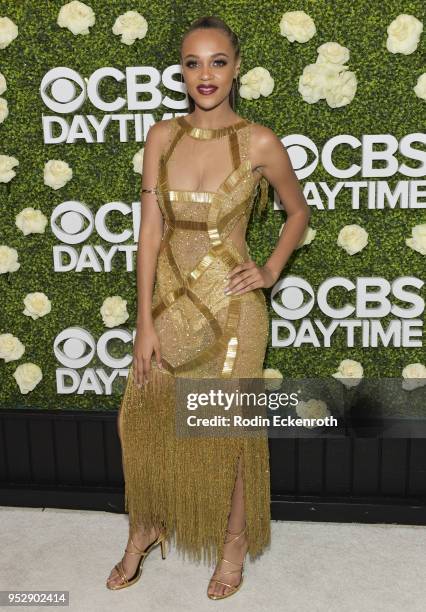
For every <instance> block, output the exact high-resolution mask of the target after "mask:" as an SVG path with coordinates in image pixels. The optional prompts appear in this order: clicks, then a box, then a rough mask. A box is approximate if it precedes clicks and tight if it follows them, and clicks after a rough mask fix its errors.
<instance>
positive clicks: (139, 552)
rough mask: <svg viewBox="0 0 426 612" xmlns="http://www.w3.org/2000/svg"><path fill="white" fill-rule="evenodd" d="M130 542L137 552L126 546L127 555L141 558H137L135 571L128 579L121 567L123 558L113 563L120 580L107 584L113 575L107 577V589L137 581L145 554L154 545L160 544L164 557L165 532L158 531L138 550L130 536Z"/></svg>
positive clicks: (121, 587)
mask: <svg viewBox="0 0 426 612" xmlns="http://www.w3.org/2000/svg"><path fill="white" fill-rule="evenodd" d="M130 542H131V543H132V544H133V546H134V548H136V551H137V552H134V551H132V550H127V548H125V549H124V550H125V552H127V553H128V554H129V555H140V556H141V558H140V559H139V563H138V566H137V568H136V571H135V573H134V574H133V576H132V577H131V578H130V579H129V578H127V576H126V573H125V571H124V567H123V560H121V561H119V562H118V563H117V564H116V565H114V568H115V569H116V571H117V573H118V575H119V576H120V578H121V580H122V582H121V583H119V584H115V585H111V586H110V585H109V584H108V583H109V582H110V581H111V580H113V578H115V577H111V578H108V580H107V581H106V586H107V588H108V589H111V590H112V591H116V590H117V589H124V588H126V587H129V586H131V585H132V584H135V582H137V581H138V580H139V578H140V577H141V574H142V567H143V564H144V561H145V559H146V558H147V556H148V555H149V553H150V552H151V550H153V549H154V548H155V547H156V546H158V544H160V545H161V556H162V558H163V559H165V558H166V552H167V536H166V533H165V532H163V533H162V532H160V533H159V535H158V536H157V537H156V538H155V540H154V541H153V542H151V544H149V545H148V546H147V547H146V548H145V550H140V549H139V548H138V547H137V546H136V544H135V543H134V542H133V540H132V538H130Z"/></svg>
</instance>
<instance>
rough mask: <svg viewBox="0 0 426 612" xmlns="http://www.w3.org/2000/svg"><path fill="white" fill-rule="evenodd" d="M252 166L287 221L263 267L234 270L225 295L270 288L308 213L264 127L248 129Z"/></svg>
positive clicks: (281, 150)
mask: <svg viewBox="0 0 426 612" xmlns="http://www.w3.org/2000/svg"><path fill="white" fill-rule="evenodd" d="M252 129H253V132H252V138H251V142H252V151H251V158H252V159H253V160H254V162H255V163H254V164H253V166H254V167H255V168H256V169H257V170H259V171H260V172H261V174H263V176H265V177H266V178H267V179H268V181H269V183H270V184H271V185H272V186H273V187H274V189H275V190H276V191H277V192H278V195H279V197H280V200H281V202H282V203H283V206H284V209H285V211H286V213H287V220H286V223H285V226H284V229H283V231H282V232H281V236H280V238H279V240H278V243H277V245H276V247H275V249H274V250H273V252H272V254H271V256H270V257H269V259H268V260H267V262H266V263H265V265H264V266H258V265H257V264H256V263H255V262H254V261H248V262H244V263H241V264H239V265H238V266H236V267H235V268H234V269H233V270H232V271H231V272H230V274H229V276H228V278H229V279H230V281H229V283H228V286H227V287H226V288H225V290H226V289H229V291H227V293H232V294H239V293H246V292H247V291H251V290H253V289H257V288H259V287H272V286H273V285H274V284H275V282H276V281H277V280H278V278H279V276H280V274H281V270H282V269H283V268H284V266H285V264H286V263H287V261H288V259H289V257H290V255H291V254H292V253H293V251H294V249H295V248H296V246H297V245H298V244H299V242H300V239H301V238H302V236H303V234H304V232H305V229H306V227H307V225H308V223H309V218H310V214H311V213H310V209H309V206H308V204H307V202H306V200H305V197H304V195H303V192H302V189H301V186H300V183H299V180H298V178H297V176H296V173H295V172H294V170H293V166H292V165H291V161H290V157H289V155H288V153H287V151H286V149H285V147H284V146H283V144H282V142H281V140H280V139H279V138H278V136H276V134H275V133H274V132H273V131H272V130H270V129H269V128H268V127H265V126H262V125H259V124H254V125H253V126H252Z"/></svg>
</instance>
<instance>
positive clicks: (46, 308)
mask: <svg viewBox="0 0 426 612" xmlns="http://www.w3.org/2000/svg"><path fill="white" fill-rule="evenodd" d="M24 306H25V309H24V310H23V311H22V312H23V314H24V315H26V316H27V317H31V318H32V319H38V318H40V317H44V315H47V314H48V313H49V312H50V311H51V310H52V303H51V301H50V300H49V298H48V297H47V295H46V294H45V293H42V292H41V291H35V292H34V293H27V295H26V296H25V297H24Z"/></svg>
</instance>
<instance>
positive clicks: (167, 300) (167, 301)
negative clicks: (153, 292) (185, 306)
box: [152, 287, 186, 318]
mask: <svg viewBox="0 0 426 612" xmlns="http://www.w3.org/2000/svg"><path fill="white" fill-rule="evenodd" d="M185 293H186V288H185V287H178V288H177V289H174V291H169V293H167V294H166V295H165V296H164V297H162V298H161V301H160V302H159V303H158V304H157V305H156V306H155V308H153V309H152V316H153V318H156V317H158V316H159V315H160V314H161V313H162V312H163V311H164V310H166V308H169V306H171V305H172V304H173V302H175V301H176V300H177V298H178V297H180V296H181V295H184V294H185Z"/></svg>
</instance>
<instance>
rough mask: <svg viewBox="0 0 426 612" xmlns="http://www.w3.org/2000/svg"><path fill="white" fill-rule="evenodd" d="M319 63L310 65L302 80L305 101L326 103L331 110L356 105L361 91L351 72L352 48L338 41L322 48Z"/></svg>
mask: <svg viewBox="0 0 426 612" xmlns="http://www.w3.org/2000/svg"><path fill="white" fill-rule="evenodd" d="M317 51H318V57H317V61H316V63H315V64H308V65H307V66H305V68H304V69H303V73H302V75H301V76H300V78H299V93H300V94H301V96H302V98H303V99H304V101H305V102H308V103H309V104H314V103H315V102H318V101H319V100H325V101H326V102H327V104H328V105H329V106H330V107H331V108H339V107H341V106H345V105H346V104H349V103H350V102H352V100H353V99H354V97H355V93H356V88H357V79H356V75H355V73H354V72H352V71H350V70H348V66H346V64H345V62H347V61H349V49H347V47H342V45H340V44H339V43H337V42H327V43H324V44H323V45H321V46H319V47H318V49H317Z"/></svg>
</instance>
